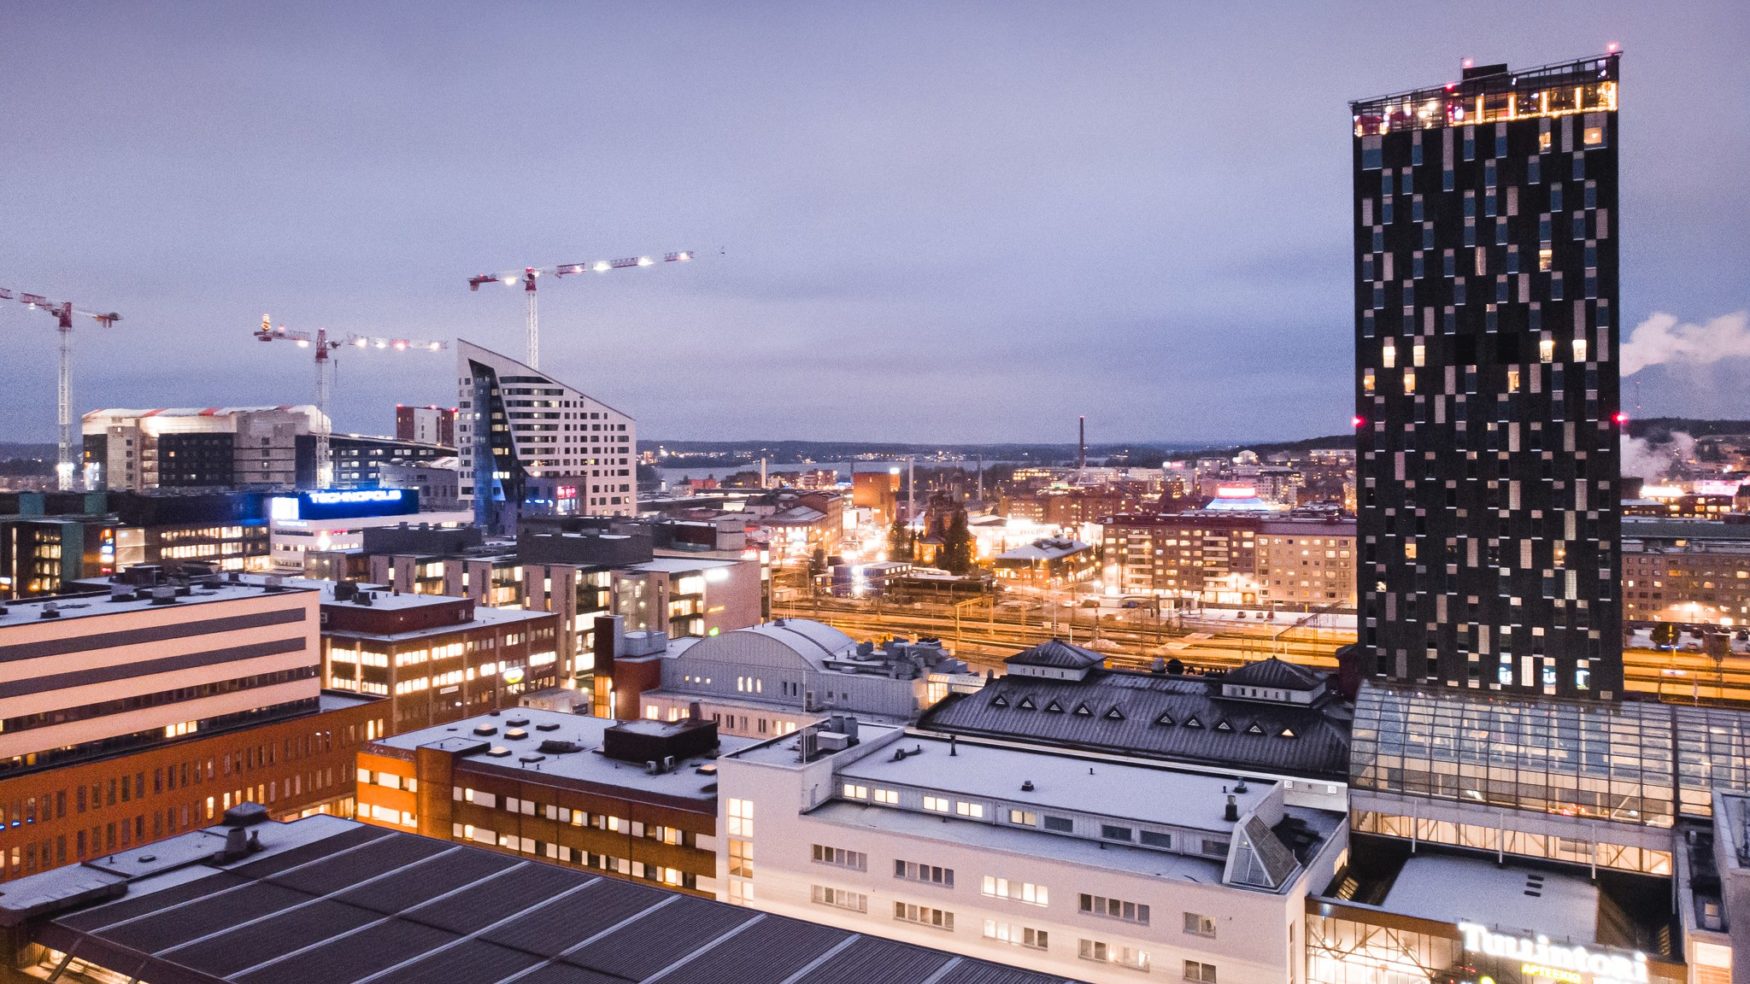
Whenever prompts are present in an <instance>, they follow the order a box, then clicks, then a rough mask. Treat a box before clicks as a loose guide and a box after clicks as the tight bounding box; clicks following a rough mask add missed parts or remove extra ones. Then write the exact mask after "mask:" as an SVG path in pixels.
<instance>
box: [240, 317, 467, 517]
mask: <svg viewBox="0 0 1750 984" xmlns="http://www.w3.org/2000/svg"><path fill="white" fill-rule="evenodd" d="M255 337H256V339H258V340H259V341H263V342H274V341H288V342H293V343H295V344H296V345H297V346H298V347H299V348H314V349H315V350H316V359H315V363H316V415H317V416H318V417H319V418H321V419H320V420H318V421H317V427H316V433H315V435H314V436H315V438H316V487H317V488H320V489H325V488H330V487H332V485H333V483H334V455H333V451H332V447H331V445H332V441H331V440H330V438H331V437H332V434H333V429H334V424H333V419H332V418H331V417H329V415H328V402H329V399H330V397H331V396H332V395H333V392H334V354H333V353H334V350H335V349H338V348H342V347H350V348H361V349H370V348H378V349H393V350H395V351H397V352H406V351H410V350H414V351H427V352H439V351H442V350H443V349H445V348H447V347H448V346H447V345H445V344H444V343H443V342H431V341H415V340H413V339H407V338H378V337H376V336H373V335H348V336H346V337H345V338H329V337H328V329H326V328H318V329H316V331H315V332H308V331H288V330H287V329H286V326H285V325H283V324H282V325H279V326H277V327H276V326H275V325H274V324H273V322H272V320H271V319H270V318H269V317H268V316H267V315H265V314H264V315H262V316H261V325H260V327H258V328H257V329H256V330H255Z"/></svg>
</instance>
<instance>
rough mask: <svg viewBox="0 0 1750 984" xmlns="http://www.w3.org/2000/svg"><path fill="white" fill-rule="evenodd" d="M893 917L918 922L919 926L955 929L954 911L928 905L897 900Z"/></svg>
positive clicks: (901, 920) (950, 930)
mask: <svg viewBox="0 0 1750 984" xmlns="http://www.w3.org/2000/svg"><path fill="white" fill-rule="evenodd" d="M893 918H895V919H897V920H899V921H900V922H908V923H917V924H918V925H919V926H930V927H932V928H935V929H945V930H948V931H949V932H953V931H954V913H952V912H948V911H946V910H944V909H936V908H932V907H930V906H927V905H912V904H911V903H910V902H895V903H893Z"/></svg>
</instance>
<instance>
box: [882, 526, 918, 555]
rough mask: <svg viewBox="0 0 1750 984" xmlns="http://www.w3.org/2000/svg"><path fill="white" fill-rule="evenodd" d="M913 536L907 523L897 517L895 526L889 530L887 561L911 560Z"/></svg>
mask: <svg viewBox="0 0 1750 984" xmlns="http://www.w3.org/2000/svg"><path fill="white" fill-rule="evenodd" d="M911 544H912V535H911V529H910V528H909V527H907V526H906V525H905V521H904V520H902V519H900V518H899V517H897V516H895V517H894V518H893V525H892V526H890V527H888V529H887V559H888V560H910V559H911Z"/></svg>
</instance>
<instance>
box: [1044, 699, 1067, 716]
mask: <svg viewBox="0 0 1750 984" xmlns="http://www.w3.org/2000/svg"><path fill="white" fill-rule="evenodd" d="M1045 713H1047V714H1062V713H1063V705H1062V704H1059V703H1058V702H1057V701H1055V700H1054V701H1052V702H1051V703H1049V704H1046V705H1045Z"/></svg>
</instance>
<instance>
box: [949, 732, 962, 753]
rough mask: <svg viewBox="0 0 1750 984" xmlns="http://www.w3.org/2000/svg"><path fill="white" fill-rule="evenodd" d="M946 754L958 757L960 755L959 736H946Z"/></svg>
mask: <svg viewBox="0 0 1750 984" xmlns="http://www.w3.org/2000/svg"><path fill="white" fill-rule="evenodd" d="M948 754H949V755H959V754H960V736H959V735H949V736H948Z"/></svg>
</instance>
